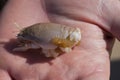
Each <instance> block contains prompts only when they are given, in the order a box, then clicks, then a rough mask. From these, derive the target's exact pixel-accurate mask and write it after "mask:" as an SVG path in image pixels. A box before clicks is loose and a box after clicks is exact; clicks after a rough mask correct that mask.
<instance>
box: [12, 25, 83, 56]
mask: <svg viewBox="0 0 120 80" xmlns="http://www.w3.org/2000/svg"><path fill="white" fill-rule="evenodd" d="M17 38H18V40H19V41H20V43H21V46H19V47H16V48H14V49H13V50H14V51H26V50H28V49H38V48H41V49H42V52H43V53H44V54H45V56H46V57H57V56H58V55H59V54H60V53H68V52H70V51H71V50H72V48H73V47H75V46H76V45H78V44H79V43H80V40H81V32H80V29H79V28H75V27H69V26H66V25H61V24H56V23H37V24H34V25H31V26H29V27H27V28H23V29H22V30H21V31H20V33H18V34H17Z"/></svg>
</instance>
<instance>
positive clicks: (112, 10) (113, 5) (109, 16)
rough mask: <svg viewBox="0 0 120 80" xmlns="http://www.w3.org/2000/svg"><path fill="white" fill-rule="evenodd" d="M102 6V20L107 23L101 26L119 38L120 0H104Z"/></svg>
mask: <svg viewBox="0 0 120 80" xmlns="http://www.w3.org/2000/svg"><path fill="white" fill-rule="evenodd" d="M102 7H103V8H102V12H103V15H102V16H103V21H104V22H105V23H106V24H107V25H104V26H102V28H104V29H105V30H107V31H108V32H110V33H111V34H112V35H113V36H115V37H116V38H118V39H119V40H120V16H119V14H120V0H115V1H114V0H104V1H103V5H102ZM104 22H103V23H104Z"/></svg>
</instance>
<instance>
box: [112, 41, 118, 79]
mask: <svg viewBox="0 0 120 80" xmlns="http://www.w3.org/2000/svg"><path fill="white" fill-rule="evenodd" d="M110 80H120V41H117V40H116V42H115V44H114V47H113V51H112V56H111V79H110Z"/></svg>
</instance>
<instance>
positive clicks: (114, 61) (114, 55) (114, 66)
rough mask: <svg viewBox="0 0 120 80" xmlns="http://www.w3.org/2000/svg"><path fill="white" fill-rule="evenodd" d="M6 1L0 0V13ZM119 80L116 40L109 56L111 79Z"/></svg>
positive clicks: (119, 71)
mask: <svg viewBox="0 0 120 80" xmlns="http://www.w3.org/2000/svg"><path fill="white" fill-rule="evenodd" d="M7 1H8V0H0V11H1V10H2V9H3V6H4V5H5V3H6V2H7ZM110 80H120V42H119V41H117V40H116V42H115V45H114V47H113V51H112V56H111V79H110Z"/></svg>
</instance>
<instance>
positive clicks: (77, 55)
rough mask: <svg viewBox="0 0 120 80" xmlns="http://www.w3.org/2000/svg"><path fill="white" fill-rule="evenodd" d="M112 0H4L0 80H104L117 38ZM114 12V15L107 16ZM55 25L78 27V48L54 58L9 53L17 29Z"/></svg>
mask: <svg viewBox="0 0 120 80" xmlns="http://www.w3.org/2000/svg"><path fill="white" fill-rule="evenodd" d="M119 4H120V2H119V1H118V0H90V1H89V0H42V1H41V0H9V1H8V2H7V4H6V6H5V8H4V9H3V11H2V12H1V13H0V14H1V15H0V80H109V76H110V53H111V49H112V46H113V43H114V38H115V37H116V38H118V39H120V32H119V30H120V23H119V21H120V17H119V16H118V15H119V12H120V5H119ZM113 10H114V11H113ZM40 22H41V23H42V22H55V23H60V24H65V25H68V26H71V27H74V26H76V27H78V28H80V29H81V32H82V39H81V42H80V45H79V46H78V47H76V48H75V49H74V50H73V51H72V52H70V53H68V54H63V55H60V56H59V57H57V58H55V59H51V58H48V59H47V58H45V57H43V56H42V55H40V52H39V50H38V51H37V50H34V51H28V52H24V53H23V52H18V53H15V52H13V51H12V49H13V48H14V47H15V45H16V40H15V39H16V34H17V33H18V31H19V29H17V28H16V25H15V24H14V23H17V24H19V25H20V26H21V27H27V26H29V25H32V24H35V23H40Z"/></svg>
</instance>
